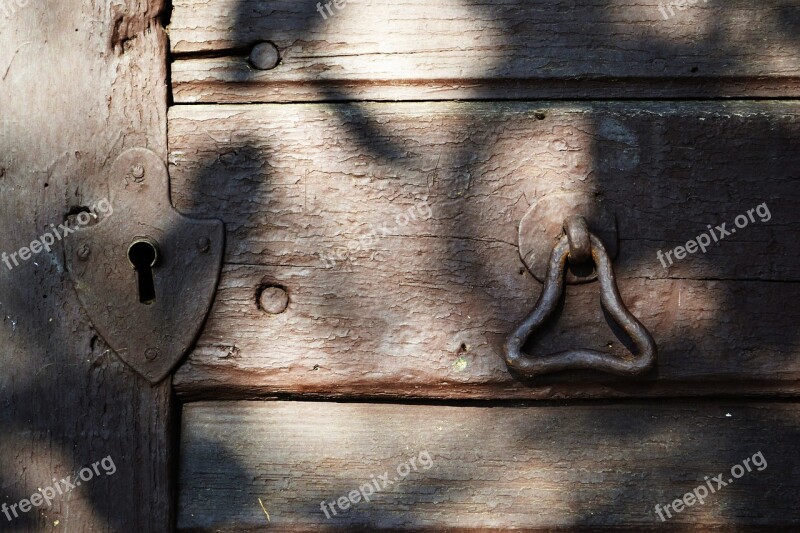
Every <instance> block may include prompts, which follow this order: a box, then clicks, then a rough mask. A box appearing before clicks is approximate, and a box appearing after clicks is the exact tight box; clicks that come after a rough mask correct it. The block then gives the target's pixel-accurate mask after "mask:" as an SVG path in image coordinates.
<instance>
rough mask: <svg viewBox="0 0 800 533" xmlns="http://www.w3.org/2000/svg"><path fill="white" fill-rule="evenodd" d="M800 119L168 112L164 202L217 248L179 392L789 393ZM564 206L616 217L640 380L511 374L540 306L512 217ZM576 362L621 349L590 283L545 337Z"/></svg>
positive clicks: (692, 111) (684, 109)
mask: <svg viewBox="0 0 800 533" xmlns="http://www.w3.org/2000/svg"><path fill="white" fill-rule="evenodd" d="M798 109H799V108H798V105H797V104H796V103H794V102H759V103H756V102H730V103H688V102H683V103H613V104H592V105H590V104H577V103H561V104H553V103H541V102H540V103H513V104H512V103H407V104H357V105H356V104H351V105H307V104H304V105H261V106H177V107H174V108H173V109H172V110H171V112H170V152H171V153H170V160H171V170H172V177H173V198H174V199H175V202H176V206H177V207H178V209H179V210H182V211H184V212H186V213H189V214H195V215H197V216H214V217H219V218H221V219H223V220H224V221H225V222H226V225H227V226H226V227H227V231H228V241H227V252H226V253H227V256H226V262H227V267H226V268H225V270H224V273H223V278H222V282H221V286H220V291H219V294H218V298H217V302H216V304H215V307H214V308H213V310H212V313H211V317H210V319H209V322H208V324H207V326H206V329H205V332H204V334H203V335H202V337H201V339H200V341H199V343H198V346H197V348H196V350H195V351H194V352H193V353H192V354H191V355H190V357H189V359H188V362H187V364H185V365H184V366H183V367H182V368H181V369H180V370H179V372H178V374H177V375H176V379H175V386H176V389H177V391H178V392H179V394H181V395H183V396H184V397H188V398H216V397H220V396H219V395H224V396H225V397H230V398H249V397H256V396H261V397H264V396H272V395H275V394H309V395H319V396H348V395H356V396H404V397H441V398H471V397H472V398H562V397H604V396H669V395H675V394H688V395H706V394H720V393H723V394H779V395H787V394H797V392H798V383H800V381H799V380H800V374H798V371H800V367H799V366H798V361H800V359H799V358H798V351H797V336H796V333H795V331H796V328H795V327H794V326H793V325H794V324H796V323H797V321H798V318H800V316H799V314H800V309H799V308H798V306H797V305H796V302H797V301H798V297H800V284H798V280H800V266H799V264H798V262H797V261H795V260H794V259H793V258H794V257H796V256H797V255H798V253H800V242H798V240H797V238H796V235H797V234H798V232H799V231H800V216H798V214H800V205H798V200H800V195H799V194H798V186H800V181H798V177H800V175H798V170H797V169H798V168H800V150H797V147H798V144H800V117H799V116H798V113H797V111H798ZM563 190H583V191H588V192H590V193H593V194H596V195H597V197H598V199H599V201H601V202H603V203H604V204H605V206H606V207H607V208H608V209H609V210H610V211H611V212H614V213H616V215H617V219H618V226H619V236H620V249H621V252H620V256H619V257H618V259H617V261H616V262H615V268H616V270H617V273H618V278H619V285H620V290H621V293H622V296H623V299H624V301H625V302H626V303H627V304H628V305H629V307H630V308H631V310H632V311H633V312H634V314H635V315H636V316H638V317H640V319H641V320H642V322H643V323H644V324H645V325H646V326H647V327H648V328H650V330H651V331H652V333H653V335H654V337H655V338H656V340H657V342H658V344H659V346H660V348H661V356H660V359H659V363H658V369H657V371H656V372H654V373H652V374H650V375H648V376H646V377H644V378H640V379H637V380H634V381H633V382H629V381H625V380H618V379H612V378H608V377H604V376H597V375H588V376H587V375H576V376H557V377H552V378H543V379H540V380H536V381H534V382H530V383H526V384H523V383H520V382H519V380H517V379H516V378H515V377H513V376H511V375H510V374H509V373H508V371H507V370H506V368H505V365H504V364H503V362H502V360H501V356H500V354H501V346H502V343H503V342H504V340H505V338H506V336H507V335H508V334H509V333H510V332H511V331H512V330H513V328H514V325H515V324H516V323H517V322H518V321H519V320H521V319H522V318H523V317H524V316H525V315H526V314H527V313H528V312H529V311H530V310H531V308H532V306H533V304H534V302H535V298H536V296H537V294H538V292H539V291H540V289H541V286H540V285H539V284H538V282H536V281H535V280H534V279H533V278H532V277H531V276H530V275H529V274H528V273H527V272H525V271H524V269H523V265H522V262H521V261H520V258H519V254H518V250H517V246H516V243H517V226H518V223H519V220H520V219H521V218H522V216H523V215H524V214H525V212H526V210H527V209H528V207H529V205H531V204H532V203H533V202H535V201H536V200H537V199H538V198H541V197H542V196H543V195H545V194H551V193H554V192H558V191H563ZM763 203H766V205H767V207H768V208H769V211H770V215H771V218H769V220H765V221H764V222H762V221H761V220H760V219H758V218H756V222H754V223H751V224H750V225H749V226H748V227H746V228H743V229H741V230H739V233H737V234H735V235H731V236H730V237H728V238H726V239H725V240H723V241H721V242H720V244H719V245H715V246H712V247H711V248H710V249H709V250H708V251H707V253H706V254H699V253H698V254H695V255H692V256H689V257H687V258H685V259H684V260H683V261H680V262H677V263H675V264H674V265H673V266H672V267H670V268H669V269H665V268H663V266H662V264H661V263H660V261H659V259H658V258H657V256H656V253H657V252H658V251H659V250H664V251H666V250H669V249H671V248H673V247H674V246H677V245H681V244H685V243H686V241H688V240H690V239H693V238H695V237H696V236H697V235H698V234H700V233H701V232H704V231H706V228H707V225H708V224H712V225H717V224H721V223H723V222H726V223H727V224H728V226H729V227H730V226H731V225H732V222H733V219H734V218H735V217H736V216H737V215H740V214H744V213H746V212H747V210H749V209H753V208H755V207H756V206H757V205H760V204H763ZM765 218H766V217H765ZM373 232H374V233H373ZM264 285H279V286H283V287H285V288H286V289H287V290H288V292H289V296H290V303H289V306H288V309H287V310H286V312H284V313H282V314H278V315H269V314H265V313H263V312H262V311H261V310H259V309H258V307H257V304H256V301H257V298H256V296H257V292H258V290H259V287H262V286H264ZM609 343H610V344H611V347H610V348H609V347H608V344H609ZM569 347H572V348H575V347H587V348H589V347H594V348H596V349H603V350H607V349H610V350H611V351H613V352H615V353H618V354H623V353H624V350H625V349H624V346H623V345H622V343H620V341H619V340H618V339H617V338H616V337H615V335H614V334H613V332H612V331H611V330H610V329H609V326H608V324H607V321H606V319H605V317H604V316H603V313H602V311H601V309H600V305H599V299H598V295H597V286H596V284H592V285H588V286H583V287H572V288H570V289H569V292H568V297H567V301H566V305H565V309H564V311H563V314H562V316H561V318H560V319H559V321H558V322H557V323H556V325H555V326H553V327H551V328H550V330H549V331H547V332H546V334H545V335H544V337H543V339H542V340H541V342H540V344H539V349H540V350H541V351H540V353H548V352H550V351H555V350H559V349H565V348H569Z"/></svg>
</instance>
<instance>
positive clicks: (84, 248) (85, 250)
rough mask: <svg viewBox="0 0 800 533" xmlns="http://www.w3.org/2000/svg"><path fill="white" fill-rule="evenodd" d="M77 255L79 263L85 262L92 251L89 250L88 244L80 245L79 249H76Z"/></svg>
mask: <svg viewBox="0 0 800 533" xmlns="http://www.w3.org/2000/svg"><path fill="white" fill-rule="evenodd" d="M77 253H78V259H80V260H81V261H86V260H87V259H89V256H90V255H91V254H92V249H91V248H89V245H88V244H82V245H81V246H80V247H78V252H77Z"/></svg>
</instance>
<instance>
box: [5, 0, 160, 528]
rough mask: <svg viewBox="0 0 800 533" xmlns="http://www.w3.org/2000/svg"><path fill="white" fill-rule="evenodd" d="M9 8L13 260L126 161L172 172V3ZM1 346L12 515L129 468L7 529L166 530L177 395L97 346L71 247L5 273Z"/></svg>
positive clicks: (75, 2)
mask: <svg viewBox="0 0 800 533" xmlns="http://www.w3.org/2000/svg"><path fill="white" fill-rule="evenodd" d="M2 8H3V9H1V10H0V28H1V29H0V109H1V110H2V116H0V204H2V206H3V209H2V210H0V227H2V228H3V231H2V232H0V251H2V252H5V253H7V254H11V253H12V252H16V251H17V250H19V249H20V248H21V247H28V246H29V245H30V243H31V241H32V240H34V239H37V238H39V237H40V236H41V235H43V234H45V233H46V232H47V231H49V230H50V228H51V227H50V224H54V225H56V226H58V225H59V224H61V223H62V222H64V221H65V217H66V215H67V213H68V212H70V210H71V209H73V208H76V207H78V206H80V205H82V202H83V198H82V197H81V196H80V194H79V193H77V192H76V191H78V189H79V188H80V187H81V184H82V183H83V182H84V180H85V179H86V178H87V177H88V176H93V175H96V174H97V173H102V172H104V171H105V170H106V169H107V168H108V166H109V165H110V163H111V162H112V161H113V160H114V158H115V157H116V155H117V154H118V153H120V152H121V151H122V150H124V149H126V148H130V147H134V146H147V147H149V148H150V149H152V150H155V151H156V152H158V153H159V154H161V155H162V156H163V157H166V69H165V66H166V52H167V41H166V35H165V33H164V31H163V29H162V28H161V26H160V23H159V17H160V15H161V13H162V11H163V9H164V3H163V2H162V1H143V0H138V1H134V0H129V1H121V2H120V1H117V2H106V1H92V0H61V1H59V2H47V3H42V2H21V1H19V2H13V1H9V2H4V3H3V5H2ZM109 179H111V177H110V176H109ZM72 237H74V236H73V235H68V236H65V237H64V238H72ZM11 264H12V266H13V263H11ZM0 346H2V353H1V354H0V367H1V368H2V372H0V404H2V408H1V409H0V427H2V429H3V432H2V435H0V504H7V505H8V506H11V505H13V504H17V503H18V502H20V501H21V500H23V499H27V498H30V497H31V495H32V494H35V493H37V491H38V490H40V489H42V488H46V487H49V486H51V485H53V482H52V480H53V478H57V479H59V480H60V479H62V478H65V477H66V476H73V481H75V477H74V476H75V474H76V472H77V471H78V470H80V469H81V468H83V467H85V466H90V465H92V463H95V462H97V461H100V460H102V459H103V458H105V457H108V456H110V457H111V458H112V460H113V462H114V463H115V465H116V468H117V470H116V473H114V474H113V475H111V476H106V475H105V474H102V472H103V471H102V470H101V474H102V475H100V476H99V477H94V479H92V480H91V481H90V482H85V483H83V485H82V486H80V487H76V488H75V489H74V490H72V491H71V492H70V493H69V494H68V495H65V496H63V497H58V498H56V499H55V500H53V502H52V503H53V505H52V507H49V508H47V507H44V508H40V509H34V510H32V511H30V512H28V513H24V514H22V515H21V516H20V517H19V518H16V519H14V520H13V521H12V522H11V523H9V522H8V520H7V517H6V516H5V515H3V514H0V529H2V530H3V531H7V530H9V531H19V532H22V531H61V530H63V531H71V532H83V531H87V532H88V531H96V532H99V531H109V532H110V531H168V530H169V528H170V518H171V517H170V514H171V494H170V492H171V487H172V481H173V480H171V479H170V477H169V476H170V464H169V459H170V456H171V454H170V450H169V446H170V439H169V437H170V433H171V431H172V428H171V417H170V415H171V413H170V409H171V406H172V402H171V386H170V383H169V382H166V383H163V384H161V385H160V386H158V387H155V388H153V387H151V386H150V385H149V384H148V383H147V382H146V381H145V380H143V379H140V378H138V377H137V376H136V375H135V374H133V372H132V371H131V370H129V369H128V368H127V367H126V366H125V365H124V364H123V363H122V362H121V361H120V360H119V359H118V358H117V357H116V356H115V355H114V354H113V353H111V352H110V351H109V350H108V348H107V347H106V346H105V345H104V344H103V342H102V340H100V339H98V338H97V334H96V333H95V332H94V331H93V329H92V327H91V325H90V324H89V322H88V319H87V317H86V316H85V315H84V313H83V312H82V310H81V309H80V307H79V304H78V300H77V297H76V295H75V292H74V289H73V287H72V283H71V282H70V280H69V276H68V274H67V273H66V272H65V261H64V256H63V250H62V247H61V246H60V245H57V246H55V247H53V248H52V251H51V252H46V251H43V252H41V253H39V254H38V255H35V256H34V257H33V258H31V259H29V260H28V261H26V262H24V263H22V264H20V265H19V266H16V267H14V268H13V269H9V268H7V265H5V264H3V263H0Z"/></svg>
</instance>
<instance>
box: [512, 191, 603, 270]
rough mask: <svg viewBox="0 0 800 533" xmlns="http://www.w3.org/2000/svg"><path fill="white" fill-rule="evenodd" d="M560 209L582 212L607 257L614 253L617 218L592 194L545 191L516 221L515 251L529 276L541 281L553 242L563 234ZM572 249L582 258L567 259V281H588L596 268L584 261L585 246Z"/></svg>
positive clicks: (562, 220) (562, 210)
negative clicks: (603, 247)
mask: <svg viewBox="0 0 800 533" xmlns="http://www.w3.org/2000/svg"><path fill="white" fill-rule="evenodd" d="M564 213H577V214H580V215H582V216H583V217H584V218H585V219H586V221H587V223H588V227H589V230H590V231H591V232H592V233H594V234H595V235H597V236H598V237H599V238H600V240H602V241H603V243H605V246H606V250H607V251H608V255H609V257H610V258H611V259H614V258H615V257H616V256H617V219H616V217H615V216H614V214H613V213H610V212H609V211H608V210H607V209H606V208H605V207H604V206H603V204H602V203H601V202H599V201H598V200H597V198H596V197H595V195H594V194H591V193H587V192H584V191H570V192H560V193H555V194H548V195H547V196H544V197H542V198H539V199H537V201H536V202H535V203H534V204H533V205H532V206H531V208H530V209H529V210H528V212H527V213H526V214H525V216H523V217H522V220H521V221H520V223H519V255H520V257H521V258H522V262H523V263H525V266H526V267H527V268H528V270H529V271H530V272H531V274H533V277H535V278H536V279H537V280H539V281H540V282H542V283H544V280H545V279H546V278H547V267H548V265H549V263H550V253H551V252H552V251H553V246H554V245H555V244H556V242H558V240H559V239H560V238H561V236H562V235H563V234H564V228H563V223H564ZM587 246H588V245H587ZM576 253H577V254H581V257H578V258H579V259H581V260H582V261H581V262H577V261H575V260H574V259H575V257H573V260H572V261H570V262H569V263H568V265H567V267H568V268H567V274H566V276H567V279H566V281H567V283H568V284H570V285H572V284H579V283H589V282H591V281H594V280H595V279H597V272H595V270H594V268H592V267H593V265H592V263H591V262H590V261H588V259H589V252H588V250H585V251H577V250H576ZM584 258H585V259H586V260H585V261H584V260H583V259H584Z"/></svg>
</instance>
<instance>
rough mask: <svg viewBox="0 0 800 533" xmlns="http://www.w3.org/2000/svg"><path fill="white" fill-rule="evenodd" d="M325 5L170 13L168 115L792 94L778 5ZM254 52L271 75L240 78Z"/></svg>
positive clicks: (797, 65) (794, 41)
mask: <svg viewBox="0 0 800 533" xmlns="http://www.w3.org/2000/svg"><path fill="white" fill-rule="evenodd" d="M325 4H326V2H325V1H323V2H321V3H320V2H318V1H317V0H271V1H269V2H263V1H261V0H221V1H217V2H205V1H204V2H200V1H198V0H177V1H176V2H174V7H175V9H174V12H173V16H172V20H171V24H170V36H171V42H172V49H173V52H174V53H176V54H178V58H179V60H178V61H176V62H175V64H174V65H173V69H172V72H173V81H172V82H173V89H174V94H175V99H176V101H177V102H207V103H210V102H285V101H306V100H349V99H371V100H399V99H414V100H423V99H435V100H443V99H454V98H458V99H486V98H544V97H547V98H577V97H589V98H598V97H613V98H618V97H623V96H639V97H659V96H668V97H679V96H682V97H698V98H699V97H719V96H729V97H739V96H746V95H749V96H772V97H781V96H784V97H788V96H797V95H798V94H800V59H798V57H800V54H798V52H799V51H800V42H798V35H800V6H797V5H794V4H792V3H790V2H786V1H785V0H767V1H763V2H759V3H757V4H753V3H752V2H706V3H703V2H699V3H695V5H694V6H692V5H691V3H689V4H684V9H682V10H681V9H671V8H669V7H668V6H669V5H670V2H662V1H661V0H626V1H623V2H620V1H616V0H614V1H612V0H579V1H577V2H576V1H573V0H556V1H550V2H529V1H526V0H504V1H502V2H490V3H486V2H481V1H479V0H436V1H431V0H403V1H392V0H349V1H347V2H337V4H339V5H342V4H344V7H343V8H341V9H336V8H335V7H333V4H332V5H331V9H332V11H333V14H332V15H331V14H330V12H328V11H327V10H326V9H325V8H324V5H325ZM318 6H323V7H322V10H323V13H324V17H323V14H321V13H319V12H318V11H317V10H318ZM672 13H674V16H673V15H672ZM260 41H271V42H273V43H274V44H275V45H276V46H277V48H278V50H279V52H280V55H281V58H282V60H281V63H280V64H279V65H278V66H277V67H276V68H274V69H272V70H269V71H257V70H254V69H252V68H251V67H250V66H249V65H248V63H247V59H246V58H247V54H248V51H249V48H250V47H252V46H253V45H254V44H255V43H257V42H260ZM198 56H199V57H198ZM208 56H211V57H208ZM587 82H588V84H586V83H587ZM585 84H586V85H585Z"/></svg>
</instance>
